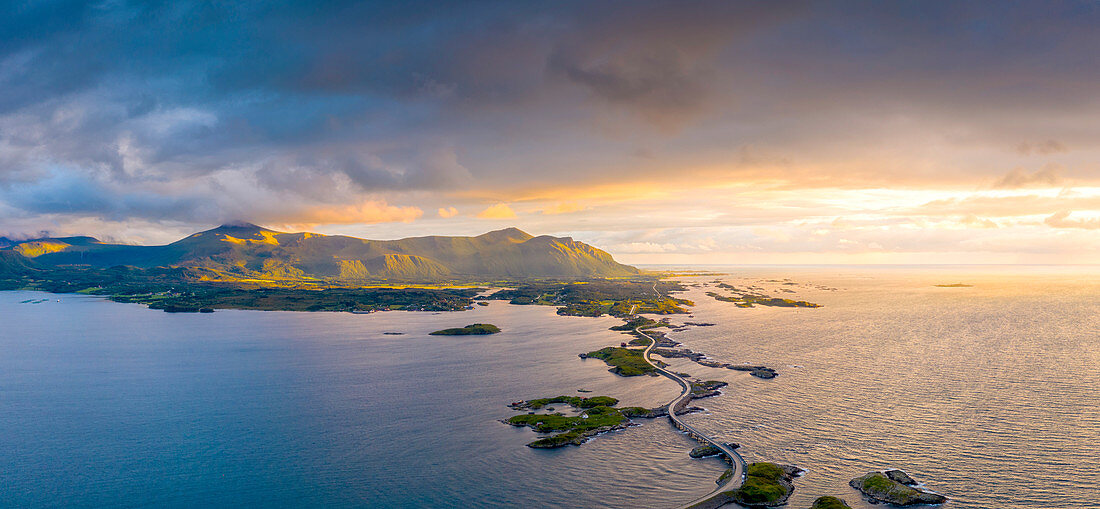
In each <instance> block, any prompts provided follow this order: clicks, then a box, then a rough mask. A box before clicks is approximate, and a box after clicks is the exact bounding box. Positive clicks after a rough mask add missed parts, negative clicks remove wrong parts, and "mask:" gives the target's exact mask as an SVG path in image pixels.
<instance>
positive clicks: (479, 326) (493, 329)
mask: <svg viewBox="0 0 1100 509" xmlns="http://www.w3.org/2000/svg"><path fill="white" fill-rule="evenodd" d="M498 332H500V328H499V327H497V326H496V325H493V324H488V323H472V324H470V325H467V326H465V327H459V328H453V329H443V330H437V331H435V332H433V333H431V335H432V336H471V335H484V334H496V333H498Z"/></svg>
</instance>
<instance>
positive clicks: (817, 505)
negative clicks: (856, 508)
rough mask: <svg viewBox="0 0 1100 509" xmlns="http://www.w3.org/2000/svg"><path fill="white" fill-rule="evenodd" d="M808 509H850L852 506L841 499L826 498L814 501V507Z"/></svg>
mask: <svg viewBox="0 0 1100 509" xmlns="http://www.w3.org/2000/svg"><path fill="white" fill-rule="evenodd" d="M810 509H852V506H850V505H848V502H845V501H844V499H842V498H836V497H828V496H826V497H818V498H817V500H814V505H812V506H810Z"/></svg>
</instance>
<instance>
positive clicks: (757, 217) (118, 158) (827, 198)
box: [0, 1, 1100, 262]
mask: <svg viewBox="0 0 1100 509" xmlns="http://www.w3.org/2000/svg"><path fill="white" fill-rule="evenodd" d="M0 9H2V11H3V12H0V90H3V91H4V93H3V94H0V218H2V219H3V223H2V224H0V234H4V233H12V234H20V233H24V234H25V233H28V232H37V231H39V230H42V229H48V230H51V231H55V232H59V233H92V234H97V235H105V234H110V235H115V236H117V237H120V238H123V239H125V240H133V241H144V242H157V241H169V240H172V239H171V237H172V236H175V235H178V234H182V233H185V232H188V231H189V230H192V229H195V228H200V227H204V226H209V225H211V224H216V223H218V222H223V221H231V220H249V221H253V222H260V223H266V224H272V225H287V226H299V227H309V228H315V229H321V230H324V231H332V232H340V233H351V234H357V235H366V236H372V237H399V236H403V235H413V234H421V233H452V232H453V233H479V232H480V231H482V230H484V229H486V228H491V227H496V226H503V225H511V224H517V225H519V226H523V227H525V228H528V229H532V230H538V231H536V233H542V232H546V233H560V234H576V235H577V236H581V235H584V236H585V237H584V240H590V241H593V242H603V243H605V245H607V246H609V248H611V250H612V252H615V248H613V247H610V246H620V248H619V249H620V252H621V253H622V254H623V255H624V256H625V257H626V258H627V259H637V260H642V261H646V260H652V261H667V260H686V261H690V260H693V259H700V260H702V259H707V260H713V259H716V258H717V257H721V256H726V257H729V258H730V259H731V260H734V261H736V260H737V259H739V258H738V256H741V257H742V258H741V259H743V257H744V256H749V255H754V256H755V254H754V253H769V252H772V253H802V252H805V253H811V252H821V251H824V252H832V253H841V254H844V255H845V256H847V255H853V256H854V255H858V254H860V253H863V254H867V253H870V254H873V255H874V256H876V257H879V258H881V259H884V260H887V259H889V257H888V256H887V255H889V254H890V253H897V254H899V256H900V257H899V258H898V259H903V258H904V256H908V255H907V253H921V252H926V251H927V252H936V253H957V255H951V256H956V258H960V259H962V258H967V259H969V258H972V257H973V256H974V255H975V253H977V254H978V255H981V254H982V253H986V254H989V256H990V259H993V258H997V257H998V256H1002V255H1003V256H1008V254H1014V255H1013V256H1018V258H1019V259H1020V260H1032V259H1035V260H1039V259H1041V260H1042V261H1048V262H1050V261H1062V260H1071V259H1072V260H1077V259H1078V258H1077V256H1078V255H1076V254H1072V253H1069V254H1066V255H1065V257H1063V258H1059V256H1061V255H1059V254H1058V253H1060V252H1062V251H1061V250H1063V249H1065V250H1067V251H1072V250H1069V249H1068V247H1067V246H1070V245H1071V244H1073V243H1074V242H1076V243H1077V244H1078V245H1093V244H1095V241H1094V240H1092V238H1091V237H1087V235H1094V234H1095V231H1094V226H1093V225H1095V222H1094V220H1093V219H1092V218H1093V217H1095V216H1096V215H1097V214H1100V206H1098V205H1097V197H1098V196H1100V194H1098V193H1097V192H1096V189H1098V188H1100V167H1098V163H1097V161H1100V146H1098V143H1100V141H1098V140H1100V124H1097V123H1096V122H1095V119H1096V118H1097V117H1098V115H1100V103H1098V102H1097V101H1096V99H1095V97H1096V94H1095V85H1094V84H1095V83H1097V82H1100V62H1097V60H1096V59H1097V57H1096V56H1095V55H1094V53H1095V52H1093V51H1089V49H1090V48H1095V47H1098V46H1100V32H1098V31H1097V30H1095V28H1094V27H1095V26H1096V25H1097V23H1100V8H1098V7H1097V6H1096V4H1095V3H1093V2H1084V1H1080V2H1074V1H1070V2H1059V3H1055V4H1043V5H1039V4H1035V3H1027V2H1022V3H1014V2H1012V3H1009V4H1005V3H1003V2H995V3H994V2H988V3H986V2H969V3H963V4H959V3H939V2H891V3H882V2H872V1H866V2H858V1H857V2H842V3H829V4H825V3H820V2H805V3H803V2H717V1H715V2H694V3H691V4H683V3H680V2H650V1H632V2H601V3H592V2H568V1H567V2H556V3H553V4H550V5H539V6H533V5H530V6H529V5H527V4H523V3H516V2H475V3H451V2H416V3H403V4H400V3H392V2H324V3H322V4H316V3H296V2H239V3H231V2H230V3H211V2H187V1H183V2H172V3H168V4H153V3H149V2H127V1H117V2H101V3H88V2H67V1H53V2H35V3H32V4H26V5H16V4H13V5H10V6H7V7H4V8H0ZM424 211H428V213H427V214H425V213H424ZM432 211H438V212H437V213H432ZM1070 211H1072V213H1070ZM371 225H372V226H371ZM657 232H664V233H657ZM839 232H844V233H839ZM676 236H679V238H676ZM1013 238H1015V239H1017V240H1016V242H1015V243H1014V242H1013V241H1012V239H1013ZM1067 239H1068V240H1067ZM1077 251H1079V250H1077ZM1032 255H1034V256H1032ZM760 256H764V255H760ZM792 256H793V255H792ZM945 257H949V256H948V255H945ZM879 258H876V259H879ZM792 259H793V258H792ZM945 259H947V258H945Z"/></svg>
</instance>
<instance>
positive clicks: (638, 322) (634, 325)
mask: <svg viewBox="0 0 1100 509" xmlns="http://www.w3.org/2000/svg"><path fill="white" fill-rule="evenodd" d="M654 327H668V324H667V323H662V322H658V321H657V320H651V319H649V318H646V317H644V316H636V317H634V318H632V319H631V320H629V321H627V322H626V323H624V324H622V325H615V326H613V327H611V328H610V329H611V330H615V331H632V330H634V329H652V328H654Z"/></svg>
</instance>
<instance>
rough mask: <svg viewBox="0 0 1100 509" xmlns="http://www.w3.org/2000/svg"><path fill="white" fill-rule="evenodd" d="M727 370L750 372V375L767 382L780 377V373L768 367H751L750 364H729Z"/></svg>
mask: <svg viewBox="0 0 1100 509" xmlns="http://www.w3.org/2000/svg"><path fill="white" fill-rule="evenodd" d="M726 368H727V369H733V370H737V371H748V372H749V374H750V375H752V376H755V377H757V378H763V379H765V380H770V379H772V378H775V377H777V376H779V373H777V372H776V371H775V370H774V369H772V368H769V367H767V366H750V365H748V364H727V365H726Z"/></svg>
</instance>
